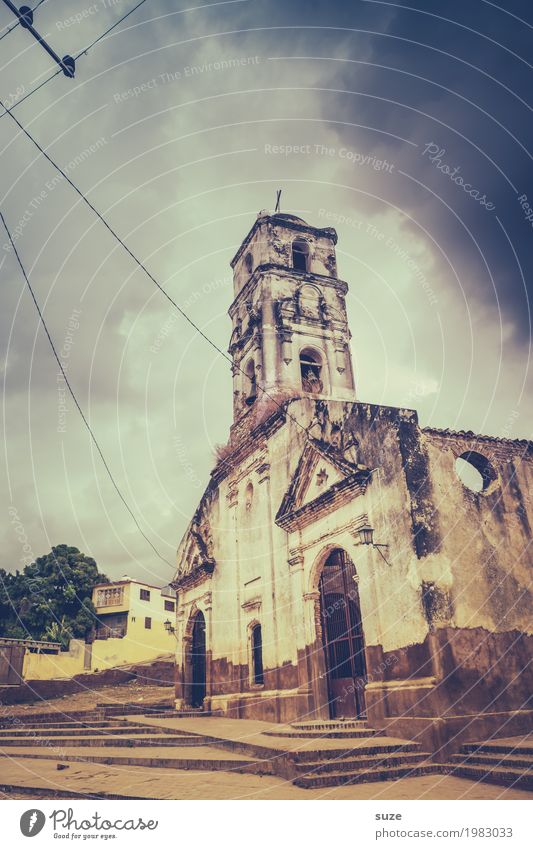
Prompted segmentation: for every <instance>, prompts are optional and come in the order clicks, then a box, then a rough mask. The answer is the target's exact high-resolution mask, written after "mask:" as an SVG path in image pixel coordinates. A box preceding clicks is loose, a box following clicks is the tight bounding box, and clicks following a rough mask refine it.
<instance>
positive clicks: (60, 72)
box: [0, 0, 147, 118]
mask: <svg viewBox="0 0 533 849" xmlns="http://www.w3.org/2000/svg"><path fill="white" fill-rule="evenodd" d="M146 1H147V0H140V2H139V3H137V4H136V5H135V6H133V7H132V8H131V9H130V10H129V12H126V13H125V14H124V15H122V17H121V18H119V19H118V21H115V23H114V24H111V26H110V27H108V28H107V29H106V30H105V31H104V32H102V33H101V34H100V35H99V36H97V38H95V39H94V41H92V42H91V43H90V44H88V45H87V47H84V48H83V50H80V51H79V53H76V55H75V56H73V59H74V62H77V61H78V59H79V58H80V56H85V55H86V54H87V53H88V52H89V50H92V48H93V47H94V46H95V45H96V44H98V42H99V41H102V39H103V38H105V37H106V35H109V33H110V32H111V31H112V30H114V29H115V27H118V25H119V24H121V23H122V21H125V20H126V18H128V17H129V16H130V15H132V14H133V13H134V12H135V11H136V10H137V9H138V8H139V7H140V6H142V5H143V4H144V3H146ZM40 2H41V3H44V2H46V0H40ZM37 5H40V4H37ZM35 8H37V6H36V7H35ZM17 25H18V24H15V26H17ZM15 26H13V27H12V28H11V30H13V29H14V28H15ZM11 30H9V32H11ZM4 35H8V33H7V32H6V33H4ZM2 38H3V36H2ZM62 73H63V70H62V69H61V68H58V69H57V71H54V73H53V74H50V76H49V77H47V78H46V79H45V80H43V81H42V82H41V83H39V85H37V86H35V88H32V89H31V91H29V92H28V93H27V94H25V95H24V97H21V98H20V100H17V101H16V103H14V104H13V105H12V106H10V107H9V109H8V108H7V107H6V106H4V104H2V106H3V108H4V110H5V111H4V112H2V113H1V114H0V118H3V117H4V115H6V114H7V113H9V112H11V110H12V109H15V107H17V106H20V104H21V103H24V101H25V100H27V99H28V98H29V97H31V96H32V95H33V94H35V93H36V92H38V91H40V89H42V88H43V87H44V86H45V85H47V84H48V83H49V82H50V81H51V80H53V79H55V77H57V76H58V74H62Z"/></svg>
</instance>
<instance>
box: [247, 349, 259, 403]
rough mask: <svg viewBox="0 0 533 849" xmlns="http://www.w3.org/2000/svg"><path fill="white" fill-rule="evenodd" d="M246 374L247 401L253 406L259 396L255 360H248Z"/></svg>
mask: <svg viewBox="0 0 533 849" xmlns="http://www.w3.org/2000/svg"><path fill="white" fill-rule="evenodd" d="M245 374H246V379H247V380H246V382H247V384H248V385H247V387H246V403H247V404H248V406H249V407H251V406H252V404H253V403H254V401H255V399H256V398H257V378H256V376H255V363H254V361H253V360H248V363H247V365H246V369H245Z"/></svg>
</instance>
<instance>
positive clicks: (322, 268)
mask: <svg viewBox="0 0 533 849" xmlns="http://www.w3.org/2000/svg"><path fill="white" fill-rule="evenodd" d="M335 244H336V233H335V231H334V230H332V229H331V228H325V229H316V228H314V227H311V226H309V225H307V224H306V223H305V222H303V221H302V220H301V219H299V218H296V217H294V216H289V215H280V214H274V215H270V216H269V215H267V214H265V213H260V214H259V216H258V219H257V221H256V223H255V224H254V226H253V227H252V230H251V231H250V233H249V234H248V236H247V237H246V239H245V240H244V242H243V244H242V246H241V248H240V249H239V251H238V253H237V255H236V257H235V258H234V260H233V262H232V266H233V269H234V280H235V292H234V295H235V299H234V302H233V304H232V305H231V307H230V311H229V312H230V317H231V319H232V322H233V332H232V336H231V342H230V353H231V355H232V358H233V364H234V367H233V374H234V423H233V425H232V428H231V434H230V440H229V442H228V445H227V446H226V447H225V449H224V450H223V451H220V453H219V461H218V463H217V465H216V467H215V469H214V470H213V472H212V476H211V480H210V482H209V485H208V487H207V489H206V491H205V493H204V495H203V497H202V500H201V502H200V504H199V506H198V509H197V510H196V513H195V514H194V516H193V519H192V521H191V523H190V525H189V528H188V530H187V532H186V534H185V536H184V538H183V540H182V542H181V544H180V547H179V549H178V568H177V573H176V577H175V581H174V583H173V586H174V587H175V589H176V590H177V595H178V609H177V624H176V629H177V630H176V634H177V646H178V649H177V667H176V703H177V706H178V707H180V708H183V707H187V706H190V705H195V706H197V707H200V706H201V707H203V708H204V709H211V710H218V711H222V712H223V713H224V714H227V715H229V716H234V717H245V718H260V719H265V720H271V721H277V722H286V721H292V720H294V719H296V718H300V719H302V718H312V719H318V718H329V717H335V716H337V717H338V716H345V717H347V716H364V715H366V716H367V718H368V721H369V723H370V724H371V725H373V726H375V727H379V728H385V727H386V728H388V729H389V730H390V732H391V733H395V734H398V735H401V736H404V737H405V736H408V737H412V738H413V739H417V740H420V741H421V742H422V743H423V744H425V745H427V746H432V747H433V749H434V750H436V749H438V748H439V747H440V746H442V745H443V744H445V745H446V746H448V747H450V748H454V747H455V748H456V747H458V745H459V744H460V742H463V741H464V740H469V739H478V738H479V737H481V736H483V735H485V736H486V735H487V734H493V733H496V734H502V735H505V736H508V735H509V734H511V733H515V732H516V731H519V730H524V729H526V728H530V727H531V718H532V717H533V711H532V705H531V703H530V699H531V693H532V691H533V688H532V683H533V680H532V675H531V667H530V658H531V654H532V649H533V623H532V615H531V610H532V604H531V601H532V599H531V558H530V555H529V553H528V545H529V542H530V539H531V524H532V523H533V510H532V507H531V502H530V499H529V492H530V491H531V484H532V482H533V444H532V443H529V442H527V441H520V440H517V441H511V440H505V439H495V438H491V437H484V436H477V435H475V434H473V433H455V432H449V431H441V430H436V429H431V428H421V427H420V425H419V423H418V418H417V414H416V412H415V411H414V410H408V409H396V408H391V407H383V406H377V405H372V404H365V403H361V402H358V401H357V400H356V396H355V383H354V373H353V366H352V361H351V355H350V349H349V330H348V325H347V319H346V308H345V301H344V298H345V295H346V292H347V284H346V283H344V282H343V281H341V280H339V279H338V278H337V270H336V260H335ZM458 459H462V460H463V462H466V463H467V464H468V466H469V468H470V470H471V471H472V470H473V471H474V474H475V475H476V476H477V479H478V482H477V486H473V487H471V486H470V487H469V486H466V485H465V484H464V483H462V481H461V480H460V478H459V476H458V474H457V472H456V463H457V461H458ZM528 700H529V701H528Z"/></svg>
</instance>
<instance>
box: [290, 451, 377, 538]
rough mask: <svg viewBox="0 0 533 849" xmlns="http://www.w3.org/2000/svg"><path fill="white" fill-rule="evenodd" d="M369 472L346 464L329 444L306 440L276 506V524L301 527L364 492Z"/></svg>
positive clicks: (339, 453)
mask: <svg viewBox="0 0 533 849" xmlns="http://www.w3.org/2000/svg"><path fill="white" fill-rule="evenodd" d="M369 476H370V473H369V471H368V469H366V468H365V467H363V466H359V465H356V464H354V463H351V462H349V461H348V460H346V459H345V457H344V456H343V455H342V454H341V452H340V451H338V450H337V449H336V448H334V447H333V446H332V445H327V444H325V443H321V442H319V441H318V440H315V439H310V440H309V441H308V442H307V444H306V446H305V448H304V450H303V452H302V455H301V457H300V460H299V462H298V465H297V467H296V471H295V472H294V475H293V477H292V480H291V483H290V485H289V488H288V490H287V492H286V493H285V496H284V497H283V500H282V502H281V504H280V507H279V510H278V513H277V516H276V523H277V524H278V525H280V526H281V527H282V528H285V530H289V531H292V530H294V529H296V528H297V527H303V526H305V525H307V524H309V523H310V522H312V521H314V520H315V519H317V518H318V517H319V516H322V515H324V514H325V513H329V512H331V511H332V510H333V509H336V508H337V507H339V506H340V505H341V504H342V503H343V502H344V501H347V500H350V499H352V498H354V497H356V496H357V495H358V494H360V493H362V492H364V490H365V488H366V484H367V483H368V479H369Z"/></svg>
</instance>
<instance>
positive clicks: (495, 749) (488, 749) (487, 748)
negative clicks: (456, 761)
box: [461, 742, 533, 755]
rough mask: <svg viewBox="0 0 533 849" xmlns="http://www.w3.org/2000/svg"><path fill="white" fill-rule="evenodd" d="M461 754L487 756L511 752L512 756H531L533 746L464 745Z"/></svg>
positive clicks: (507, 744) (490, 743)
mask: <svg viewBox="0 0 533 849" xmlns="http://www.w3.org/2000/svg"><path fill="white" fill-rule="evenodd" d="M461 752H464V753H465V754H469V753H471V752H472V753H476V754H477V753H481V752H483V753H485V754H487V755H489V754H493V753H495V754H502V755H503V754H506V753H507V752H512V753H513V754H514V755H533V746H532V745H531V744H530V745H529V746H528V745H521V744H519V745H517V746H510V745H509V743H492V742H487V743H464V744H463V745H462V746H461Z"/></svg>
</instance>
